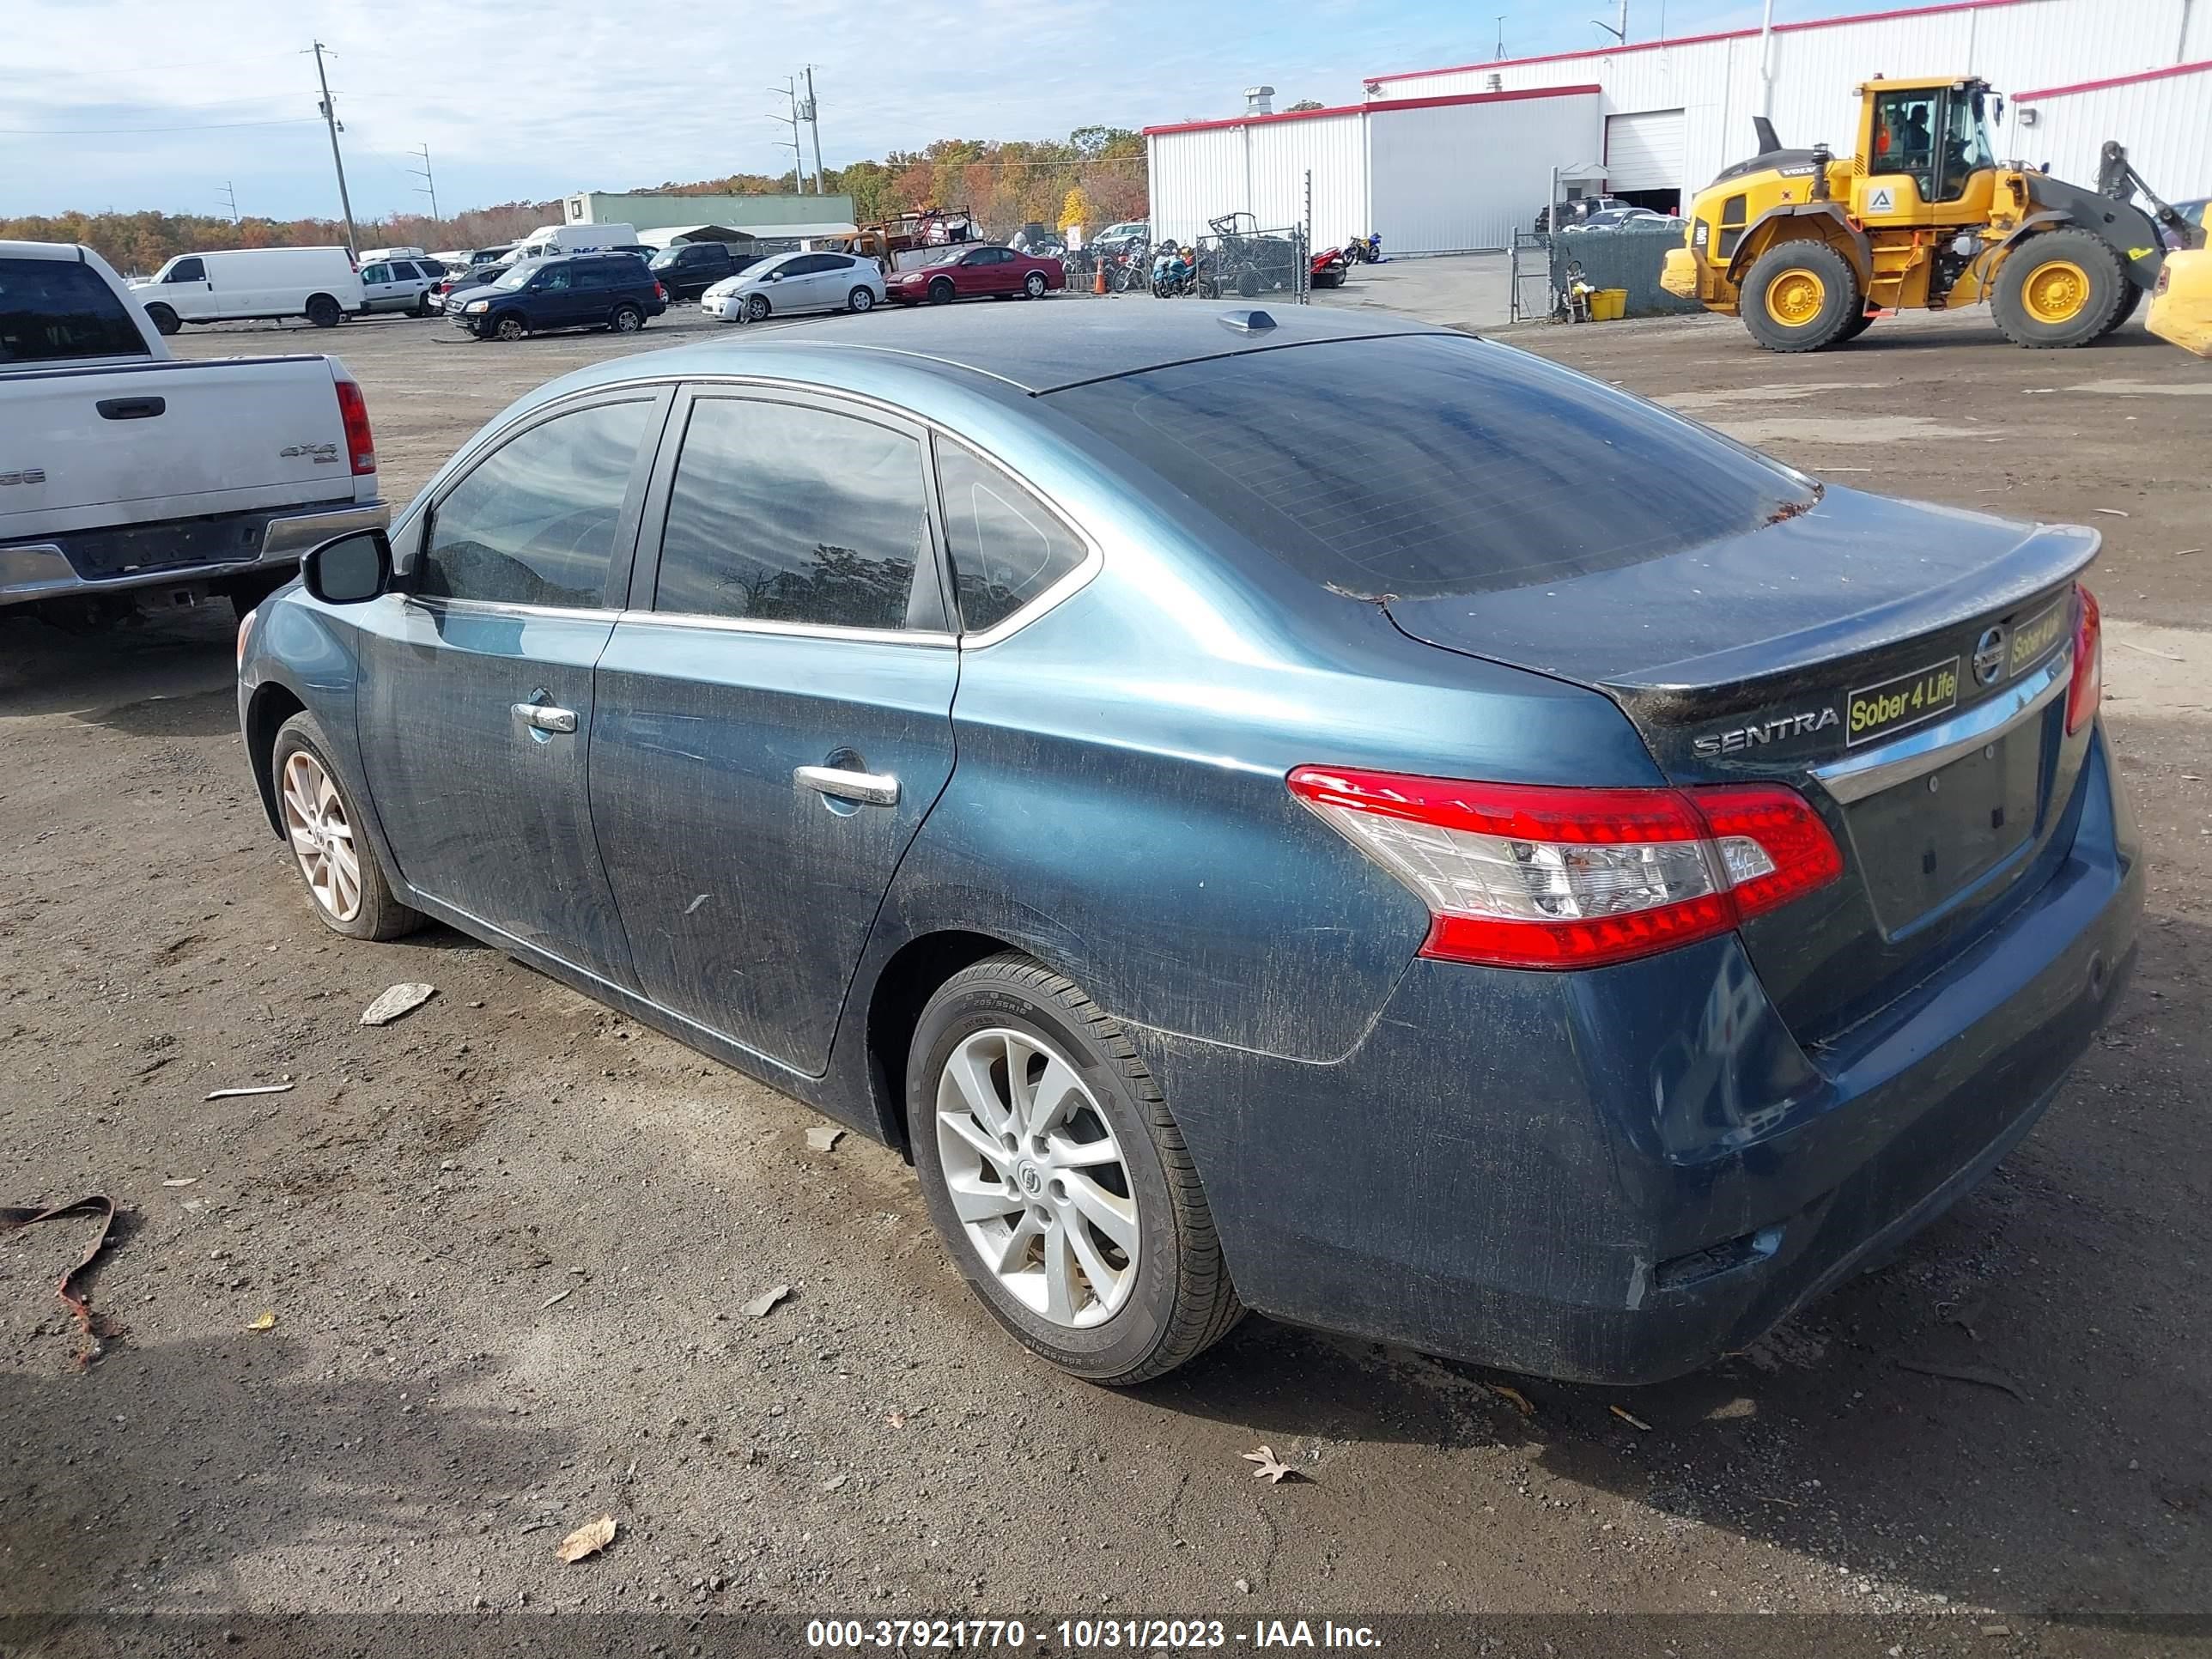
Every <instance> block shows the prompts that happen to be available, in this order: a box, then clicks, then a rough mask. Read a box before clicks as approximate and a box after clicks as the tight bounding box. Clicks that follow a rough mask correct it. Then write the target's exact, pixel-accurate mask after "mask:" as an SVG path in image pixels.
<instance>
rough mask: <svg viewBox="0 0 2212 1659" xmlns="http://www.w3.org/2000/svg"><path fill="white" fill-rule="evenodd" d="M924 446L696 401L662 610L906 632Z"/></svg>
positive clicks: (836, 423) (818, 417)
mask: <svg viewBox="0 0 2212 1659" xmlns="http://www.w3.org/2000/svg"><path fill="white" fill-rule="evenodd" d="M926 501H927V494H926V491H925V489H924V485H923V482H922V470H921V444H920V442H918V441H916V440H915V439H914V438H911V437H909V436H908V435H906V434H905V433H902V432H896V431H893V430H892V429H891V428H889V427H884V426H878V425H876V424H875V423H874V422H871V421H863V420H860V419H857V418H855V417H854V416H848V415H841V414H837V413H835V412H833V411H830V410H822V409H810V408H805V407H803V406H800V405H798V404H773V403H766V402H757V401H755V400H752V399H750V398H702V399H700V400H699V402H697V403H696V404H693V405H692V409H691V418H690V423H689V425H688V426H687V428H685V431H684V451H683V454H682V455H681V457H680V458H679V459H678V461H677V464H676V478H675V482H674V483H673V484H671V487H670V489H669V498H668V519H667V527H666V529H665V532H664V533H663V535H662V538H661V546H660V574H659V580H658V583H657V585H656V586H655V589H654V592H653V609H655V610H656V611H683V612H686V613H689V614H691V615H694V616H705V617H749V618H750V619H752V620H754V621H756V622H786V623H813V624H816V625H817V626H822V627H830V628H876V629H902V628H904V627H906V625H907V605H908V598H909V596H910V594H911V593H912V591H913V588H914V575H915V566H916V565H917V564H918V563H919V562H921V560H922V559H923V558H925V557H927V556H928V549H929V541H928V528H927V522H928V520H927V511H926V507H925V503H926Z"/></svg>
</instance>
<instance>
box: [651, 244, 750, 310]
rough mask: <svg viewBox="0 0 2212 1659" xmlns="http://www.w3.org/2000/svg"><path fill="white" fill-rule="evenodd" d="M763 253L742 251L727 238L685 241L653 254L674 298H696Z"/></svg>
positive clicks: (657, 271) (664, 284) (658, 273)
mask: <svg viewBox="0 0 2212 1659" xmlns="http://www.w3.org/2000/svg"><path fill="white" fill-rule="evenodd" d="M763 257H764V256H763V255H761V254H758V253H740V252H738V251H737V249H735V248H733V247H732V246H730V245H729V244H728V243H727V242H685V243H683V244H682V245H680V246H676V247H671V248H668V249H665V250H664V251H663V252H659V253H656V254H655V255H653V275H654V276H657V277H659V279H660V285H661V287H663V288H665V289H667V290H668V297H669V298H670V299H671V300H696V299H697V298H698V297H699V296H700V295H702V294H704V293H705V292H706V291H707V290H708V289H710V288H712V287H714V284H715V283H719V282H720V281H721V280H722V278H723V277H725V276H736V275H737V274H738V272H739V271H741V270H744V268H745V267H746V266H747V265H757V264H759V263H760V262H761V260H762V258H763Z"/></svg>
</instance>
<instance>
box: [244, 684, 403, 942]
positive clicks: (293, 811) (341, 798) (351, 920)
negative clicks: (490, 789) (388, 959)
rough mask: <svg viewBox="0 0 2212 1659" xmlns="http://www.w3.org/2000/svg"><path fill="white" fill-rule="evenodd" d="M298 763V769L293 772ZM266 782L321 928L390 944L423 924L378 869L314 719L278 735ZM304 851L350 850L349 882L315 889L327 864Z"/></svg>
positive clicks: (291, 723)
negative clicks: (314, 870)
mask: <svg viewBox="0 0 2212 1659" xmlns="http://www.w3.org/2000/svg"><path fill="white" fill-rule="evenodd" d="M295 757H297V758H298V759H299V760H300V761H301V764H300V765H298V766H295V764H294V761H295ZM269 775H270V778H271V779H273V780H274V781H275V783H276V816H277V819H278V821H279V822H280V823H283V825H284V826H285V829H286V841H287V843H288V845H289V849H290V851H291V853H292V862H293V864H294V866H295V867H296V868H298V870H299V871H300V876H301V880H302V881H303V882H305V883H306V884H307V896H308V898H309V899H310V900H311V901H312V902H313V905H314V907H315V915H317V917H318V918H319V919H320V920H321V921H322V924H323V926H324V927H327V928H329V929H330V930H331V932H332V933H343V935H344V936H345V937H346V938H348V939H398V938H400V937H401V936H402V935H404V934H407V933H413V932H414V931H415V930H416V928H417V927H421V926H422V923H423V921H424V920H425V918H424V916H423V915H422V912H421V911H420V910H417V909H415V908H412V907H410V906H409V905H404V904H402V903H401V902H399V901H398V898H396V897H395V896H393V895H392V885H391V884H390V883H389V882H387V881H386V880H385V878H384V866H382V865H381V864H380V863H378V862H377V858H376V849H375V848H374V847H372V846H371V845H369V842H368V835H367V833H366V832H365V831H364V829H362V823H363V819H362V812H361V809H360V807H359V806H358V805H356V802H355V800H354V799H353V796H352V795H351V793H349V792H348V790H347V788H346V787H345V785H344V784H343V783H342V782H340V781H339V780H338V775H337V770H336V769H334V768H333V767H332V766H331V762H330V754H329V748H328V745H327V744H325V742H324V739H323V733H322V729H321V728H320V727H319V726H317V725H316V724H315V717H314V716H313V714H295V715H293V716H292V718H291V719H290V720H286V721H285V722H284V724H283V725H282V726H278V727H277V728H276V746H275V748H274V749H273V750H271V752H270V762H269ZM317 780H320V781H327V783H328V785H329V788H328V790H327V792H325V791H324V790H322V789H321V788H320V787H319V786H316V787H310V786H311V785H315V783H316V781H317ZM288 789H289V791H290V792H291V793H290V795H289V797H288V794H287V791H288ZM333 805H334V806H335V808H336V811H335V812H334V813H333V811H331V808H332V807H333ZM303 845H314V846H323V847H343V848H350V849H351V853H352V861H353V875H354V879H353V881H351V882H349V883H340V884H337V885H336V886H332V885H331V884H330V883H329V882H327V881H325V884H324V885H323V887H320V888H319V887H318V886H317V884H316V880H315V878H314V877H313V875H311V874H310V873H309V871H310V867H311V866H317V865H319V864H321V863H326V862H327V860H326V859H319V858H318V857H317V856H316V855H315V854H311V853H309V852H307V851H303V850H302V849H303ZM330 893H336V894H337V898H336V899H335V900H334V899H333V898H332V897H331V896H326V895H327V894H330ZM348 901H350V908H349V903H348Z"/></svg>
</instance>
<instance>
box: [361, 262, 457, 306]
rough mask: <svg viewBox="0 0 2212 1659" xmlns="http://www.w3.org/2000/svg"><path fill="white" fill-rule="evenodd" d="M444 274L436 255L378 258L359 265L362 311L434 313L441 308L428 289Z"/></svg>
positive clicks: (443, 268) (444, 269)
mask: <svg viewBox="0 0 2212 1659" xmlns="http://www.w3.org/2000/svg"><path fill="white" fill-rule="evenodd" d="M445 274H446V268H445V266H443V265H441V264H439V263H438V262H437V261H436V260H435V259H379V260H376V261H374V262H373V263H371V264H365V265H363V266H362V268H361V288H362V295H363V300H362V307H361V308H362V314H363V315H368V314H370V313H375V312H380V311H404V312H406V313H410V315H412V316H416V317H434V316H435V315H436V314H437V313H438V311H439V309H440V307H439V303H438V301H436V300H435V299H434V298H432V297H431V294H430V290H431V289H432V288H433V287H435V285H436V284H437V283H438V282H439V280H440V279H441V278H442V277H443V276H445Z"/></svg>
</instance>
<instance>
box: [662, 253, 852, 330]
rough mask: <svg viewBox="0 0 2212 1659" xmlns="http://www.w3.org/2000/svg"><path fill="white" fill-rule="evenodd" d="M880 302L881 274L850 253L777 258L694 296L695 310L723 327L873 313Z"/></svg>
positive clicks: (793, 254) (751, 267)
mask: <svg viewBox="0 0 2212 1659" xmlns="http://www.w3.org/2000/svg"><path fill="white" fill-rule="evenodd" d="M883 302H884V273H883V271H882V270H881V269H880V268H878V265H877V264H876V262H875V261H874V260H873V259H870V258H864V257H861V256H860V255H856V254H850V253H779V254H777V255H775V258H769V259H763V260H762V261H761V262H760V263H759V264H757V265H751V266H749V267H747V268H746V269H745V270H741V271H739V272H738V274H737V275H736V276H725V277H724V278H722V280H721V281H720V282H719V283H715V284H714V286H713V287H712V288H710V289H708V290H707V291H706V292H705V293H704V294H702V295H700V296H699V309H700V310H702V311H703V312H705V313H707V315H708V316H709V317H714V318H719V319H721V320H722V321H723V322H726V323H739V322H743V323H757V322H758V321H760V320H761V319H763V317H769V316H775V315H779V314H783V315H787V314H789V313H793V312H800V311H872V310H873V309H874V308H875V307H878V306H879V305H881V304H883Z"/></svg>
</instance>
